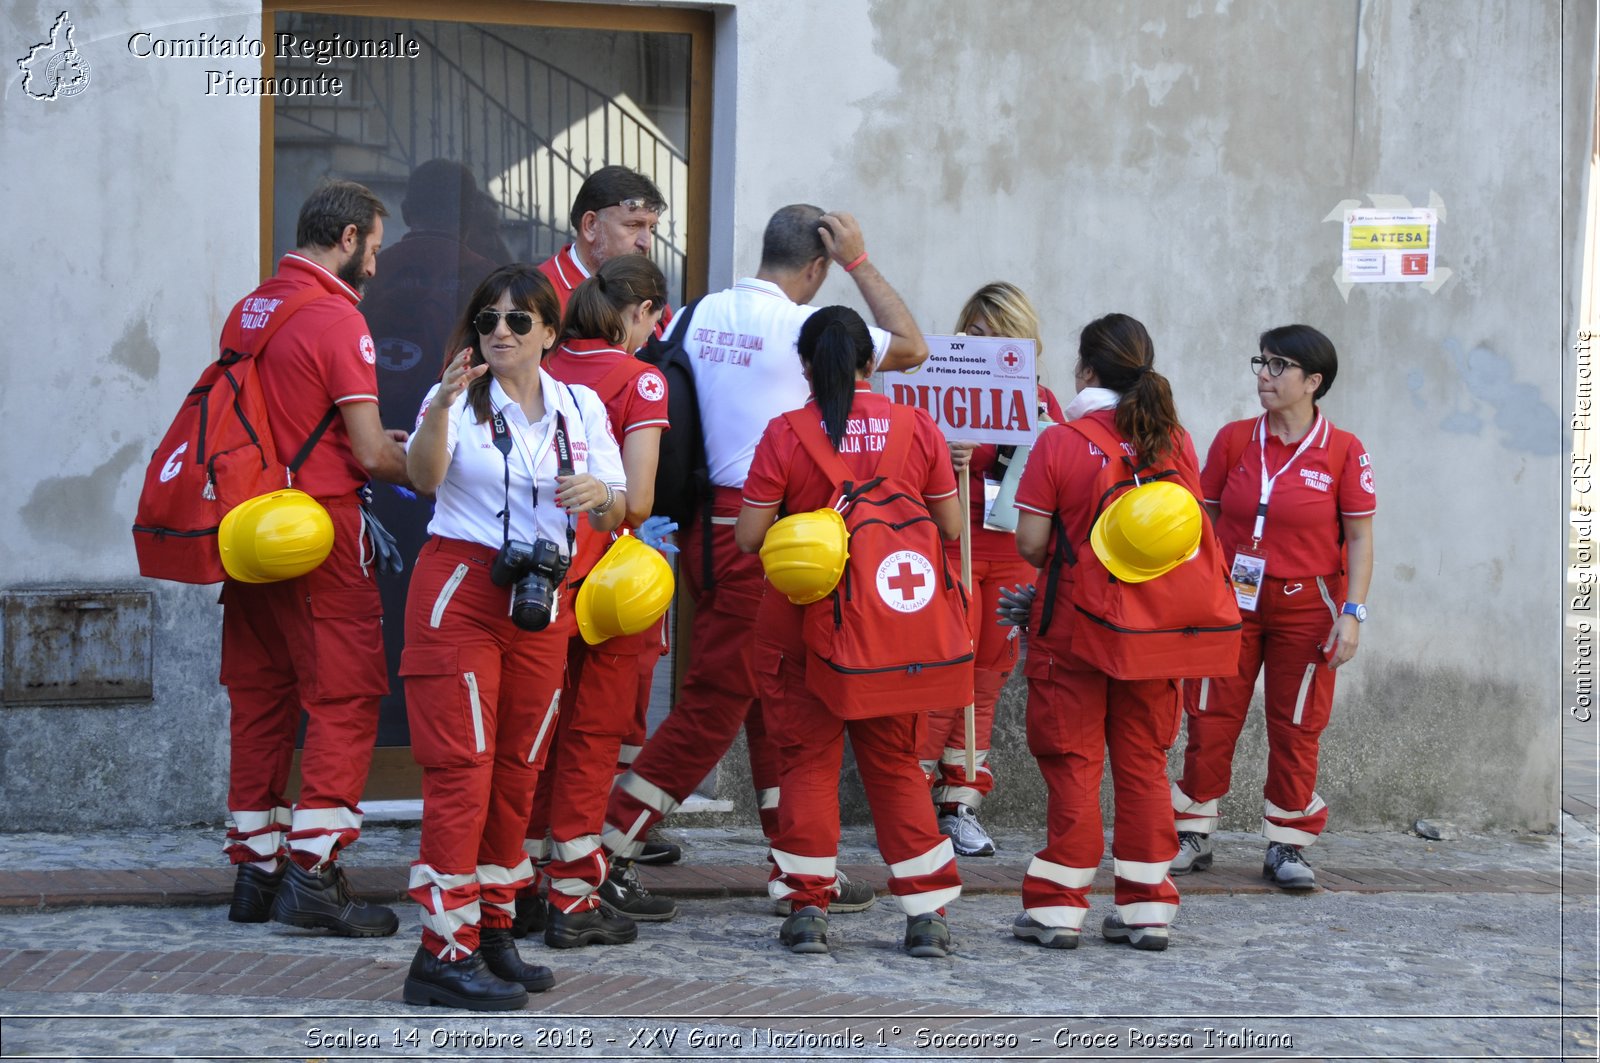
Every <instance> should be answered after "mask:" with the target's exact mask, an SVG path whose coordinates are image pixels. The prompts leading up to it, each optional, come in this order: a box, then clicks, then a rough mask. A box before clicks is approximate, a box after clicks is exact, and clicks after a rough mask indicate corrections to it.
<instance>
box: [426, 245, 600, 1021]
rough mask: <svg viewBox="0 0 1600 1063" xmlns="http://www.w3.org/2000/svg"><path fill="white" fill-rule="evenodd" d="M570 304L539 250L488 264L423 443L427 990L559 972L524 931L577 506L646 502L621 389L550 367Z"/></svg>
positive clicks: (502, 1002) (504, 991)
mask: <svg viewBox="0 0 1600 1063" xmlns="http://www.w3.org/2000/svg"><path fill="white" fill-rule="evenodd" d="M559 313H560V304H559V303H558V302H557V300H556V294H555V290H554V289H553V288H552V287H551V286H550V282H549V281H548V280H547V279H546V278H545V277H544V275H543V274H541V273H539V272H538V271H537V270H536V269H534V268H533V267H532V266H527V265H523V264H515V265H510V266H503V267H501V268H500V269H497V270H495V271H494V272H493V273H491V274H489V276H488V277H486V278H485V279H484V281H483V283H482V284H480V285H479V286H478V288H477V290H476V291H475V292H473V294H472V298H471V300H470V301H469V302H468V304H467V308H466V311H465V313H464V315H463V316H462V318H461V320H460V322H459V323H458V324H457V326H456V329H455V332H454V335H453V337H452V342H451V349H453V350H456V351H457V352H458V353H457V354H456V355H455V357H454V358H452V359H451V360H450V363H449V364H448V365H447V366H446V367H445V371H444V375H443V377H442V378H441V379H440V381H439V384H438V385H437V386H436V387H435V388H434V389H433V390H432V391H431V392H429V394H428V397H427V398H426V399H425V400H424V401H423V404H422V412H421V414H420V415H419V416H418V418H417V428H416V431H415V432H414V433H413V434H412V436H411V441H410V444H409V446H408V456H407V463H406V464H407V469H408V471H409V472H410V474H411V479H412V482H413V483H414V484H415V485H416V486H417V489H418V490H419V491H431V492H433V493H434V495H435V508H434V515H433V520H432V521H431V522H430V523H429V525H428V531H429V533H430V535H431V538H430V539H429V540H428V542H427V544H426V545H424V546H423V548H422V552H421V553H420V554H419V555H418V557H417V564H416V569H415V571H414V572H413V573H412V577H411V590H410V595H409V597H408V599H407V603H406V647H405V651H404V653H403V654H402V657H401V665H400V674H401V675H402V676H404V677H405V679H406V715H407V719H408V721H409V723H410V725H411V746H412V752H413V755H414V756H415V757H416V759H417V763H418V764H420V765H421V766H422V795H423V813H422V842H421V852H420V854H419V856H418V859H417V861H416V863H414V864H413V865H412V867H411V896H412V897H413V898H415V899H416V901H417V902H418V903H419V904H421V905H422V909H423V911H422V926H423V930H422V946H421V947H420V948H419V949H418V950H417V954H416V957H415V959H413V960H412V962H411V970H410V974H409V976H408V977H407V978H406V984H405V1000H406V1003H408V1004H412V1005H424V1006H426V1005H438V1006H443V1007H456V1008H467V1009H470V1010H475V1011H501V1010H510V1009H513V1008H519V1007H521V1006H522V1005H523V1004H525V1003H526V1002H527V992H526V990H529V989H531V990H534V991H539V990H544V989H548V988H549V987H550V986H551V985H552V984H553V982H554V977H553V976H552V974H551V972H550V970H549V969H548V968H545V967H535V966H531V965H529V964H525V963H523V962H522V960H521V958H520V957H519V956H518V955H517V950H516V945H515V943H514V942H513V941H512V939H511V933H510V926H511V919H512V915H513V911H514V903H515V897H516V892H517V890H518V888H519V887H521V886H524V885H526V884H527V883H528V882H529V881H530V880H531V879H532V877H533V871H532V867H531V865H530V863H529V861H528V858H527V857H526V855H525V854H524V853H523V851H522V836H523V831H524V828H525V826H526V824H527V821H528V811H529V808H530V807H531V805H532V802H533V791H534V785H535V783H536V782H537V779H538V774H539V770H540V769H541V767H542V766H543V763H544V758H545V753H546V749H547V747H548V744H549V741H550V737H551V735H552V734H553V733H554V730H555V726H554V724H555V717H556V713H557V697H558V692H559V688H560V686H561V676H562V670H563V667H564V665H565V663H566V650H567V636H568V634H569V633H570V632H571V631H572V627H573V624H572V619H571V610H570V608H569V606H570V603H569V601H568V600H567V598H566V596H565V595H564V593H563V585H564V581H565V577H566V570H567V566H568V563H569V561H570V559H571V557H572V552H573V544H574V541H575V538H576V532H575V528H576V523H575V522H576V520H577V515H578V514H584V515H585V519H586V520H587V521H588V522H589V525H590V527H591V528H593V529H594V530H595V531H601V532H605V531H610V530H611V529H612V528H614V527H616V526H617V525H618V524H619V523H620V522H621V520H622V516H623V513H624V512H625V511H626V508H627V499H626V496H625V495H624V493H623V486H624V483H625V481H624V479H623V475H622V461H621V454H620V452H619V450H618V447H617V444H616V441H615V440H614V439H613V438H612V436H611V430H610V427H609V425H608V424H607V420H606V412H605V407H604V406H603V405H602V404H601V403H600V400H599V399H598V398H597V397H596V396H595V394H594V393H593V392H592V391H590V390H589V389H587V388H574V387H571V386H570V385H565V384H561V383H558V382H557V381H556V380H555V379H554V378H552V377H551V376H550V375H549V374H548V373H545V372H543V371H542V370H541V369H540V367H539V363H540V360H541V359H542V358H543V356H544V352H545V351H546V350H548V349H549V348H550V346H551V345H552V344H554V343H555V339H556V321H557V319H558V315H559Z"/></svg>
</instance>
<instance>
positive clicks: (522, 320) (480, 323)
mask: <svg viewBox="0 0 1600 1063" xmlns="http://www.w3.org/2000/svg"><path fill="white" fill-rule="evenodd" d="M502 317H503V318H505V319H506V327H507V328H509V329H510V330H511V331H512V332H515V333H516V334H517V335H518V336H526V335H527V334H528V333H530V332H532V331H533V325H534V322H536V321H538V320H539V319H538V318H536V317H534V316H533V315H532V314H530V313H528V311H526V310H479V311H478V316H477V317H475V318H473V319H472V327H473V328H475V329H477V330H478V335H480V336H488V335H490V334H492V333H493V332H494V330H495V329H497V328H499V327H500V319H501V318H502Z"/></svg>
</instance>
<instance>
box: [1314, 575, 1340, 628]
mask: <svg viewBox="0 0 1600 1063" xmlns="http://www.w3.org/2000/svg"><path fill="white" fill-rule="evenodd" d="M1317 593H1318V594H1320V595H1322V604H1323V605H1326V606H1327V607H1328V613H1329V615H1331V616H1332V617H1333V618H1334V619H1335V620H1338V619H1339V607H1338V606H1337V605H1334V604H1333V595H1331V594H1329V593H1328V584H1327V582H1326V581H1325V580H1324V579H1323V578H1322V577H1321V576H1318V577H1317Z"/></svg>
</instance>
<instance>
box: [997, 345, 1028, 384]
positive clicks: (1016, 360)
mask: <svg viewBox="0 0 1600 1063" xmlns="http://www.w3.org/2000/svg"><path fill="white" fill-rule="evenodd" d="M994 358H995V371H996V372H998V373H1000V374H1001V375H1003V376H1022V375H1023V374H1025V373H1026V372H1027V362H1026V359H1024V358H1023V356H1022V348H1020V347H1018V346H1017V345H1016V344H1014V343H1008V344H1006V345H1005V346H1004V347H1001V348H1000V349H999V350H998V351H996V352H995V356H994Z"/></svg>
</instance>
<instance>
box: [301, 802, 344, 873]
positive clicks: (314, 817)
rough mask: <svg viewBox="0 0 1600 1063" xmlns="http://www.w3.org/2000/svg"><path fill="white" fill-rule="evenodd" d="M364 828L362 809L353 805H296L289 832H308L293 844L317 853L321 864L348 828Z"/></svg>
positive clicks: (303, 850) (331, 852)
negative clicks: (320, 806) (299, 806)
mask: <svg viewBox="0 0 1600 1063" xmlns="http://www.w3.org/2000/svg"><path fill="white" fill-rule="evenodd" d="M359 830H361V813H360V812H358V811H356V810H355V809H353V808H297V809H295V810H294V811H293V812H292V813H291V814H290V817H289V833H291V834H301V833H307V834H309V837H303V838H296V839H294V842H293V844H292V846H291V848H294V849H298V850H299V851H301V852H305V853H314V854H316V857H317V863H318V864H319V865H320V864H322V863H323V862H324V861H326V860H327V859H328V858H329V857H330V856H332V855H333V846H334V844H335V843H336V842H337V841H338V840H339V836H340V835H341V834H342V833H344V832H346V831H359Z"/></svg>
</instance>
